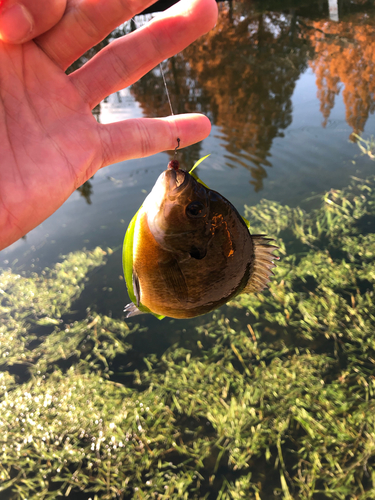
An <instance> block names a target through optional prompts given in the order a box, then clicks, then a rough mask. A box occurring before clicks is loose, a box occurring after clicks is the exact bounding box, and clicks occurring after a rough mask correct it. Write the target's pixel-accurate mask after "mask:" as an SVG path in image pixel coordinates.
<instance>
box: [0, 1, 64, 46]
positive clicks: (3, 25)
mask: <svg viewBox="0 0 375 500" xmlns="http://www.w3.org/2000/svg"><path fill="white" fill-rule="evenodd" d="M66 1H67V0H48V2H47V4H46V2H45V0H22V1H17V0H0V40H2V41H3V42H5V43H24V42H27V41H29V40H31V39H33V38H35V37H36V36H38V35H41V34H42V33H45V32H46V31H48V30H49V29H51V28H52V27H53V26H55V24H57V23H58V22H59V21H60V19H61V18H62V16H63V14H64V11H65V8H66Z"/></svg>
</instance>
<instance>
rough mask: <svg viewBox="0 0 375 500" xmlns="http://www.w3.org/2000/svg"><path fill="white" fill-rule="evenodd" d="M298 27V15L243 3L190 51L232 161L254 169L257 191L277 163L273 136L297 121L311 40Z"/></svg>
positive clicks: (224, 11)
mask: <svg viewBox="0 0 375 500" xmlns="http://www.w3.org/2000/svg"><path fill="white" fill-rule="evenodd" d="M296 28H297V26H296V16H293V15H289V16H286V15H285V14H280V13H268V14H254V12H253V11H252V10H251V7H250V6H248V5H247V4H245V3H237V4H235V5H234V8H233V11H232V12H230V10H229V9H222V12H221V16H220V18H219V21H218V24H217V27H216V29H215V30H214V31H212V32H210V33H209V34H208V35H207V36H206V38H205V40H204V41H203V42H201V43H198V44H195V45H194V46H192V47H191V48H188V49H187V50H186V52H185V54H186V57H187V59H188V60H189V63H190V65H191V67H192V69H193V71H194V72H195V75H196V78H197V80H198V82H199V84H198V85H199V86H202V87H203V89H204V95H205V97H206V99H207V101H208V105H209V110H210V112H211V114H212V116H213V119H214V123H215V124H216V125H219V126H221V129H222V138H223V139H225V141H226V144H225V147H226V149H227V150H228V152H229V155H228V156H227V157H226V158H227V164H228V165H230V166H235V165H242V166H244V167H245V168H247V169H249V170H250V172H251V175H252V177H253V178H254V180H253V181H252V184H254V186H255V189H256V190H257V191H258V190H260V189H261V188H262V180H263V178H264V177H266V175H267V173H266V169H265V167H268V166H271V164H270V162H269V161H268V156H269V151H270V148H271V146H272V142H273V140H274V138H275V137H278V136H281V135H282V132H281V131H282V130H283V129H285V128H286V127H287V126H288V125H289V124H290V123H291V120H292V117H291V112H292V105H291V96H292V94H293V90H294V87H295V82H296V80H297V78H298V77H299V75H300V74H301V72H302V71H303V70H304V69H305V67H306V52H307V46H306V44H305V42H304V40H303V39H301V38H299V37H298V32H297V29H296Z"/></svg>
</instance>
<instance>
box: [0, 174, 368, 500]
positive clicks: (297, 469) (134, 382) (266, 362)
mask: <svg viewBox="0 0 375 500" xmlns="http://www.w3.org/2000/svg"><path fill="white" fill-rule="evenodd" d="M245 216H246V217H247V218H248V219H250V222H251V226H252V228H253V229H252V230H253V232H254V233H256V232H267V233H268V234H269V233H273V235H274V236H275V237H276V239H277V244H278V245H279V246H280V253H281V256H282V259H281V260H280V263H279V265H278V267H277V269H276V272H275V274H276V278H275V279H274V280H273V282H272V284H271V286H270V290H269V291H268V292H266V293H264V294H258V295H253V296H250V295H249V296H240V297H238V298H237V299H235V300H233V301H232V302H231V304H230V307H229V308H223V309H222V310H221V311H224V312H225V313H226V315H227V317H224V316H223V315H221V313H216V314H214V315H213V316H208V317H207V324H205V325H204V326H202V327H199V328H197V329H195V330H192V331H190V332H189V331H187V332H186V340H184V341H183V342H180V343H179V344H177V345H172V346H171V347H170V348H169V349H168V350H167V351H166V352H165V353H164V354H163V355H161V356H158V355H156V354H155V355H151V356H149V357H148V358H147V359H144V360H142V359H140V360H138V363H137V366H136V367H135V368H134V366H133V367H132V368H131V369H130V368H129V361H130V360H133V359H134V358H135V357H136V352H135V350H134V348H133V343H134V340H135V339H136V337H137V335H139V334H140V333H142V334H143V335H144V334H145V332H142V331H141V330H142V329H140V327H139V325H133V324H132V323H128V324H127V323H125V322H123V321H119V320H115V319H112V318H108V317H105V316H101V315H96V314H92V313H90V312H89V313H88V317H87V318H84V319H82V320H79V321H75V322H74V323H72V324H66V323H65V320H64V319H62V318H65V316H64V315H68V314H69V310H70V309H71V303H72V301H73V300H74V299H75V298H77V297H78V295H79V294H80V291H81V290H82V288H83V283H84V280H85V276H86V275H87V273H88V272H89V271H90V270H91V269H93V268H94V267H95V266H99V265H103V264H104V263H105V252H103V250H101V249H96V250H95V251H93V252H79V253H75V254H71V255H69V256H67V257H66V258H65V260H64V261H63V262H62V263H61V264H57V266H56V267H55V268H54V269H52V270H46V271H45V272H44V274H43V275H42V276H38V275H35V274H34V275H32V276H30V277H29V278H24V277H20V276H17V275H15V274H13V273H12V272H10V271H6V272H3V273H2V275H1V278H0V289H1V290H0V294H1V295H0V297H1V303H0V304H1V305H0V318H1V322H0V397H1V400H0V481H1V483H0V491H1V493H0V495H1V498H3V497H4V498H10V499H16V498H17V499H18V498H31V497H32V498H43V499H48V498H50V499H52V498H58V497H59V496H61V497H63V496H65V497H71V498H94V497H96V498H98V499H99V498H100V499H107V498H123V499H128V498H129V499H130V498H135V499H167V498H175V499H183V498H185V499H203V498H206V499H220V500H229V499H240V498H245V499H251V498H254V499H257V500H259V499H262V500H265V499H271V498H275V497H276V496H280V497H281V498H285V499H291V498H296V499H297V498H314V499H315V498H319V499H320V498H322V499H323V498H336V499H347V498H353V499H354V498H357V499H367V498H374V496H375V485H374V481H375V460H374V459H375V404H374V390H375V377H374V367H375V335H374V326H375V308H374V305H373V301H374V282H375V259H374V256H375V231H374V221H375V181H374V179H369V180H366V181H364V180H360V179H354V180H353V182H352V185H351V186H349V187H348V188H347V189H345V190H343V191H334V190H331V191H330V192H328V193H326V194H325V196H324V197H323V198H322V203H321V206H320V207H319V208H318V209H315V210H312V211H311V212H310V213H306V212H305V211H303V210H302V209H300V208H295V209H293V208H289V207H287V206H281V205H279V204H277V203H273V202H268V201H263V202H262V203H260V204H259V205H258V206H256V207H253V208H246V213H245ZM164 321H165V320H164ZM149 334H150V335H152V332H149Z"/></svg>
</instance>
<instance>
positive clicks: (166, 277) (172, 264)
mask: <svg viewBox="0 0 375 500" xmlns="http://www.w3.org/2000/svg"><path fill="white" fill-rule="evenodd" d="M158 266H159V269H160V273H161V276H162V278H163V281H164V284H165V285H166V286H167V287H168V290H170V291H171V292H172V293H173V295H174V296H175V298H176V299H177V300H178V301H179V302H180V303H181V304H185V303H186V302H187V300H188V287H187V284H186V281H185V277H184V275H183V273H182V271H181V268H180V266H179V263H178V262H177V260H176V259H171V260H169V261H167V262H159V263H158Z"/></svg>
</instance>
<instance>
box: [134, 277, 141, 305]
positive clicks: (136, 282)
mask: <svg viewBox="0 0 375 500" xmlns="http://www.w3.org/2000/svg"><path fill="white" fill-rule="evenodd" d="M133 292H134V295H135V300H136V302H137V307H139V304H140V302H141V286H140V284H139V278H138V275H137V273H136V272H135V270H134V267H133Z"/></svg>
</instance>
